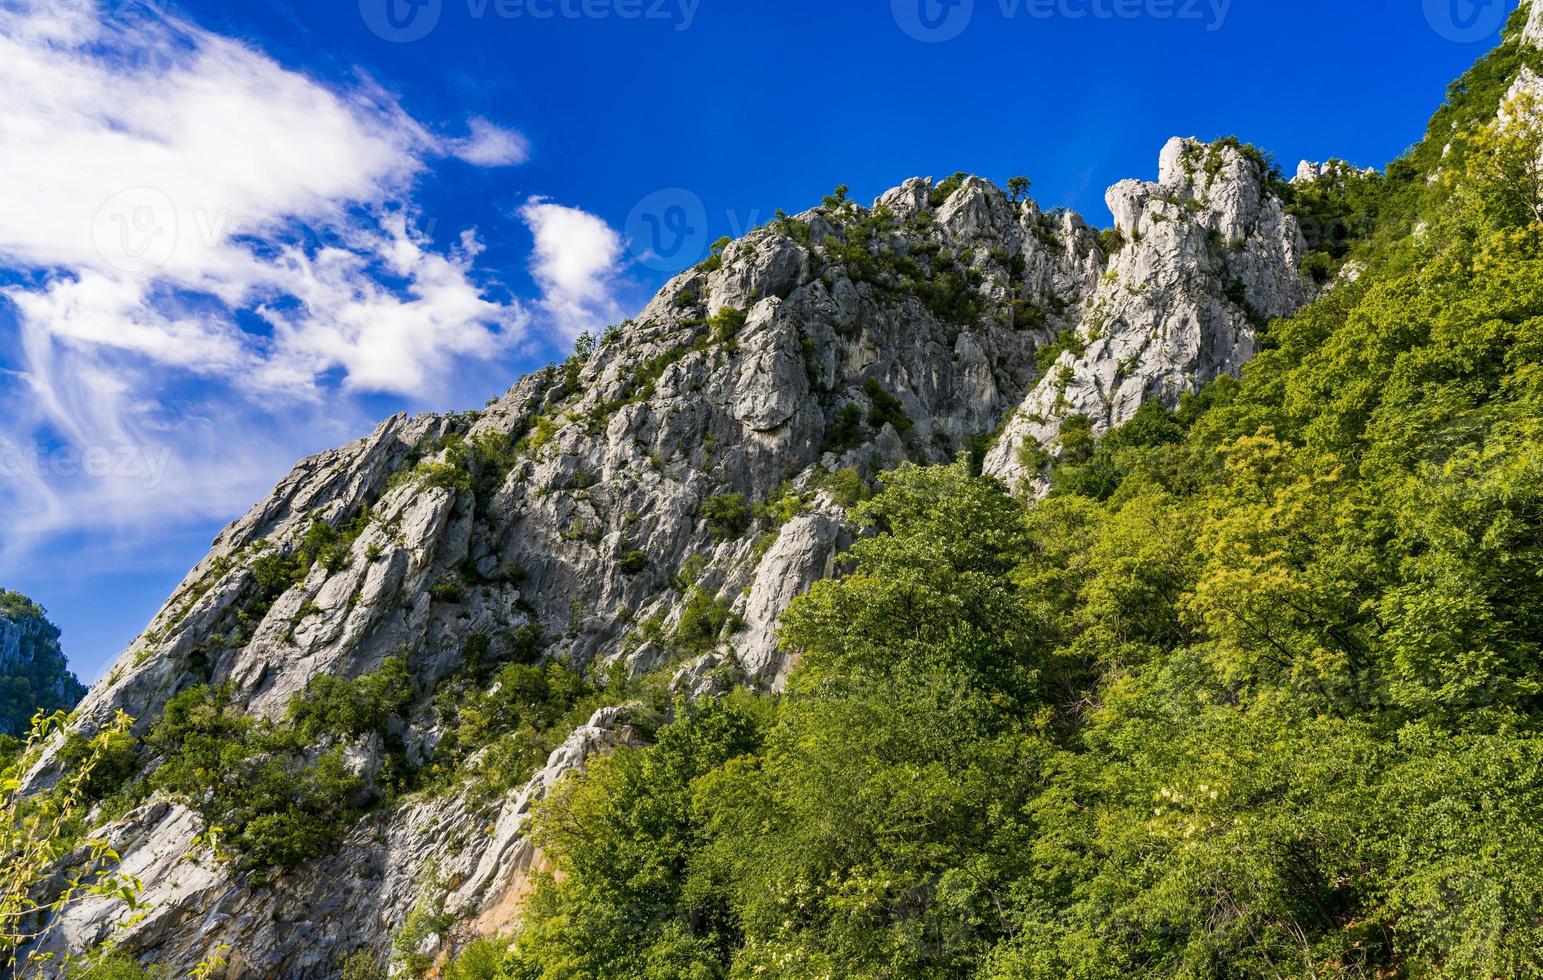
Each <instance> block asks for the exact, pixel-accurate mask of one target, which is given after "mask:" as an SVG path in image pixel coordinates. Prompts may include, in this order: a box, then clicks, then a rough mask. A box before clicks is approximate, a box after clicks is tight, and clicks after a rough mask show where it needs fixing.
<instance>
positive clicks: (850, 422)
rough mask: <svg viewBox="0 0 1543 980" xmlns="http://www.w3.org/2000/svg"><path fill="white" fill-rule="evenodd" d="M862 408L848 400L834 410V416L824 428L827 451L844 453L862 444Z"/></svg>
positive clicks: (825, 449) (825, 448) (824, 448)
mask: <svg viewBox="0 0 1543 980" xmlns="http://www.w3.org/2000/svg"><path fill="white" fill-rule="evenodd" d="M863 437H864V432H863V410H862V409H861V408H859V407H858V406H857V405H854V404H852V403H851V402H848V403H847V404H845V405H842V406H841V408H840V409H839V410H837V412H836V417H835V418H834V419H833V420H832V421H831V424H830V426H829V428H827V429H826V430H825V445H824V447H823V450H824V451H825V452H827V453H844V452H846V451H847V450H850V449H856V448H857V447H858V446H860V445H862V444H863Z"/></svg>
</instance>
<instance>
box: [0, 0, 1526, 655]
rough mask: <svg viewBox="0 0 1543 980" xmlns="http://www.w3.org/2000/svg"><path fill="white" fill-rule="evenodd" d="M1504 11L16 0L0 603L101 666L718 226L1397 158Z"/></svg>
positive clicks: (7, 65) (3, 353) (9, 117)
mask: <svg viewBox="0 0 1543 980" xmlns="http://www.w3.org/2000/svg"><path fill="white" fill-rule="evenodd" d="M388 2H389V3H390V4H392V5H394V6H393V8H392V9H388V8H387V4H388ZM1513 6H1514V3H1507V4H1505V8H1506V9H1502V7H1501V6H1500V5H1499V0H1493V2H1492V3H1491V4H1488V5H1486V4H1479V5H1473V4H1471V3H1470V0H1402V2H1393V0H1361V2H1357V0H1349V2H1346V0H1337V2H1329V0H1296V2H1292V3H1285V2H1282V0H1268V2H1266V0H1198V2H1196V0H973V2H971V0H951V2H950V3H948V4H947V5H945V4H944V3H942V2H941V0H893V2H891V0H865V2H839V3H836V2H829V0H827V2H822V3H815V2H798V0H779V2H769V0H768V2H762V0H335V2H332V0H329V2H325V3H310V2H308V3H298V2H296V3H287V2H280V0H242V2H239V3H238V2H232V0H224V2H216V0H183V2H181V3H178V4H175V5H160V4H157V5H154V6H151V5H148V4H146V3H145V2H142V0H104V2H101V3H98V4H95V5H93V4H92V3H90V2H89V0H72V2H69V3H57V2H54V3H48V4H44V3H42V2H40V0H0V93H4V94H5V96H6V101H7V103H8V109H7V113H6V118H5V119H4V120H0V297H3V298H0V454H5V456H4V458H3V459H0V478H3V480H4V483H0V585H3V586H5V587H9V588H14V589H19V590H21V591H24V592H27V593H28V594H30V595H32V596H33V597H34V598H36V599H37V600H38V601H40V602H42V603H43V604H44V605H45V606H47V607H48V608H49V609H50V611H51V613H52V614H53V616H54V618H55V620H56V621H57V622H58V623H59V625H60V626H61V627H62V628H63V629H64V632H65V644H66V650H67V652H68V653H69V654H70V656H71V659H72V661H73V663H74V665H75V666H76V668H77V670H78V672H79V673H80V674H81V676H82V677H83V678H84V679H88V680H89V679H94V678H95V677H97V676H99V675H100V674H101V673H102V672H103V671H104V670H105V667H106V666H107V665H108V664H109V663H110V662H111V660H112V658H113V657H114V656H116V654H117V653H118V652H119V651H120V650H121V649H122V648H123V647H124V646H125V645H126V644H127V643H128V642H129V640H131V639H132V638H133V636H134V635H135V634H136V633H137V632H139V630H140V629H141V628H142V627H143V626H144V624H145V623H146V621H147V620H148V619H149V617H150V615H151V614H152V613H153V612H154V610H155V608H156V607H157V606H158V605H159V604H160V602H161V601H162V600H164V598H165V597H166V595H167V594H168V593H169V591H170V589H171V588H172V587H173V586H174V585H175V583H176V582H177V581H178V580H179V579H180V578H181V576H182V575H183V573H184V572H185V571H186V569H187V568H188V567H190V566H191V565H192V564H193V563H194V562H196V561H197V560H198V559H199V558H201V557H202V556H203V554H204V552H205V550H206V548H207V545H208V541H209V540H210V539H211V538H212V537H213V535H214V534H215V533H216V532H217V531H218V529H219V528H220V527H221V526H222V525H223V524H224V523H226V522H227V521H229V520H230V519H232V518H234V517H236V516H238V515H239V514H240V513H241V512H242V511H244V510H245V509H246V507H247V506H248V505H250V504H251V503H252V502H253V501H255V500H256V499H257V497H259V496H260V495H261V494H262V493H263V492H265V490H266V488H268V487H269V486H271V485H272V484H273V483H274V482H275V481H276V480H277V479H278V478H279V477H281V476H282V475H283V473H284V472H285V471H286V470H287V468H288V466H289V464H290V463H292V462H293V461H294V460H295V459H298V458H299V457H300V456H302V455H304V454H306V453H309V452H313V451H316V450H319V449H323V448H328V447H330V446H333V445H337V444H340V443H342V442H344V441H347V440H348V439H351V438H355V437H357V436H359V435H362V434H364V433H365V432H367V431H368V430H369V428H370V427H371V426H372V424H373V422H374V421H376V420H377V419H378V418H380V417H383V416H385V415H387V414H390V413H392V412H395V411H399V410H408V411H417V410H426V409H449V408H469V407H476V406H479V405H481V404H482V403H483V402H484V401H485V400H486V399H487V398H489V397H491V396H493V395H495V394H497V393H499V392H501V391H502V390H503V389H504V388H505V387H507V385H508V384H510V383H511V382H512V381H513V380H514V378H515V377H516V376H517V375H518V374H520V373H522V372H523V371H526V370H529V369H531V368H533V367H536V366H539V365H541V364H543V363H546V362H547V361H549V360H551V359H553V358H555V357H558V356H561V355H562V354H563V353H565V352H566V350H567V349H568V347H569V345H570V344H571V338H572V336H573V335H574V334H575V333H576V332H577V331H579V330H581V329H584V328H586V327H590V326H598V325H602V324H603V323H605V322H610V321H613V320H619V319H622V318H625V317H626V316H627V315H629V314H630V313H632V312H634V311H635V310H636V309H637V308H639V307H640V306H641V305H642V303H643V302H644V301H645V300H646V298H647V296H648V295H649V294H650V293H651V292H652V291H653V290H654V289H656V288H657V287H658V286H659V285H660V284H661V283H662V281H663V280H664V279H665V278H667V276H668V273H669V272H670V271H673V270H674V269H677V268H680V267H683V266H685V265H688V264H691V263H692V262H694V261H696V260H697V259H699V258H700V257H701V255H702V253H703V251H704V250H705V247H706V244H707V243H708V242H710V241H712V240H714V239H716V238H717V237H719V236H721V235H729V234H738V233H742V232H743V231H745V230H746V229H747V228H749V227H753V226H754V225H756V224H759V223H762V222H765V221H766V220H769V219H770V218H771V216H772V214H773V212H774V211H775V210H776V209H778V208H783V209H786V210H788V211H797V210H801V209H803V208H805V207H808V206H810V205H811V204H813V203H815V202H816V201H817V200H818V199H819V197H820V196H822V195H824V194H826V193H829V191H830V190H831V189H832V188H833V187H834V186H835V185H837V184H842V183H844V184H848V185H850V186H851V188H852V192H853V194H854V196H856V197H858V198H860V199H869V198H872V197H874V196H876V195H877V194H879V193H880V192H882V191H883V190H885V189H886V188H888V187H891V186H893V185H895V184H897V183H899V182H900V181H901V180H903V179H905V178H907V177H910V176H914V175H928V174H932V175H946V174H948V173H952V172H953V171H955V170H967V171H971V172H975V173H980V174H982V175H985V176H988V177H990V178H993V179H995V180H997V181H999V182H1000V181H1005V180H1006V179H1007V178H1008V177H1011V176H1014V175H1018V174H1022V175H1025V176H1028V177H1030V178H1031V179H1032V180H1033V182H1034V188H1033V192H1032V193H1033V196H1034V197H1035V198H1036V199H1038V200H1039V201H1040V202H1041V203H1043V204H1045V205H1046V206H1051V205H1064V206H1068V207H1071V208H1074V209H1076V210H1079V211H1081V212H1082V213H1083V214H1085V215H1086V216H1087V217H1088V218H1089V220H1090V221H1092V222H1093V223H1095V224H1100V225H1102V224H1106V223H1107V222H1108V213H1107V211H1106V210H1105V208H1104V205H1103V192H1104V189H1105V188H1106V187H1107V186H1108V185H1109V184H1112V183H1114V182H1115V181H1117V180H1119V179H1122V178H1125V177H1141V178H1148V179H1150V178H1152V177H1153V176H1155V170H1156V160H1157V154H1158V151H1159V150H1160V148H1161V147H1162V145H1163V143H1164V142H1165V141H1166V140H1167V139H1168V138H1169V137H1170V136H1175V135H1186V136H1187V135H1195V136H1200V137H1202V138H1214V137H1217V136H1222V135H1227V134H1232V133H1236V134H1237V135H1239V136H1241V137H1243V138H1245V139H1247V140H1249V141H1251V142H1254V143H1257V144H1259V145H1261V146H1262V147H1264V148H1266V149H1268V150H1270V151H1272V152H1274V153H1275V154H1276V155H1277V156H1278V158H1279V159H1280V160H1281V161H1282V163H1283V164H1284V165H1285V166H1286V169H1287V170H1288V172H1289V171H1290V170H1291V169H1292V168H1293V167H1294V165H1295V162H1296V161H1297V160H1299V159H1303V158H1308V159H1327V158H1329V157H1334V156H1338V157H1344V158H1347V159H1349V160H1351V161H1353V162H1355V163H1357V164H1361V165H1372V166H1381V165H1383V164H1385V163H1386V162H1387V161H1388V160H1390V159H1391V158H1393V157H1395V156H1396V155H1397V154H1398V153H1399V152H1400V151H1401V150H1402V149H1403V148H1404V147H1406V146H1408V145H1409V144H1411V143H1413V142H1414V141H1415V140H1416V139H1417V138H1418V137H1419V136H1420V134H1421V132H1422V130H1423V127H1424V124H1425V121H1426V120H1427V118H1428V117H1429V115H1430V113H1431V111H1432V110H1433V109H1434V108H1435V107H1436V105H1437V104H1438V103H1439V101H1440V99H1441V97H1442V94H1443V92H1444V89H1445V86H1446V84H1447V83H1448V82H1449V81H1451V80H1452V79H1453V78H1455V77H1457V76H1458V75H1459V74H1460V73H1461V72H1462V71H1463V70H1464V69H1465V68H1466V67H1467V66H1468V65H1469V64H1471V63H1472V62H1473V61H1474V60H1475V59H1476V58H1477V57H1478V56H1480V55H1481V54H1482V53H1483V52H1484V51H1485V50H1486V49H1487V48H1488V47H1490V46H1492V45H1493V43H1494V42H1495V40H1496V37H1497V36H1498V31H1499V27H1500V24H1501V22H1502V20H1503V16H1504V14H1505V13H1506V12H1507V10H1508V9H1509V8H1510V7H1513ZM61 11H62V12H61ZM168 224H169V225H171V226H173V227H174V228H175V229H176V232H177V234H176V235H175V236H172V238H173V239H174V243H172V244H168V245H167V250H166V251H165V252H164V253H162V252H159V251H158V250H157V248H158V244H159V242H161V241H169V240H168V239H157V238H156V237H155V236H156V233H158V232H160V231H164V230H165V227H166V226H168Z"/></svg>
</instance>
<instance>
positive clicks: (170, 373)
mask: <svg viewBox="0 0 1543 980" xmlns="http://www.w3.org/2000/svg"><path fill="white" fill-rule="evenodd" d="M106 6H109V5H97V4H80V3H56V2H53V0H4V2H0V92H4V93H5V94H6V100H5V106H4V110H3V111H0V267H7V268H10V269H13V270H17V271H19V272H20V273H22V275H20V276H19V277H13V278H12V281H13V282H14V283H16V284H13V285H11V286H9V287H6V288H4V289H3V290H0V296H3V299H4V301H6V302H0V338H3V337H5V336H7V335H8V331H7V328H6V326H5V319H6V316H5V312H6V311H5V309H4V308H3V307H5V306H6V305H8V306H9V308H10V310H11V312H12V313H13V314H14V318H15V320H16V323H15V324H14V325H13V327H12V328H11V331H10V332H14V334H15V336H16V337H17V341H18V348H19V350H18V352H17V354H16V356H14V357H5V358H0V362H4V361H9V362H10V364H11V365H12V367H13V368H14V370H13V371H11V372H10V373H8V374H0V420H3V422H0V454H9V456H8V458H9V459H10V460H11V462H12V463H14V462H15V461H16V460H17V459H22V458H26V457H29V456H35V455H36V453H35V451H34V448H33V447H34V446H35V445H45V446H49V447H52V448H60V447H62V448H63V450H65V451H68V452H73V453H77V454H79V453H83V452H86V451H91V450H97V451H100V450H104V449H105V450H108V451H111V452H127V451H133V452H137V453H140V454H141V455H142V456H143V457H144V460H143V462H145V465H146V466H147V467H148V465H149V463H148V461H150V460H152V459H157V458H160V454H161V453H162V452H163V451H164V452H168V453H169V454H170V456H169V458H168V459H166V460H165V465H164V467H163V469H164V472H163V473H161V475H160V476H158V477H157V478H156V479H155V480H153V481H148V480H145V479H140V478H139V477H138V476H130V477H129V478H124V479H117V478H110V477H109V478H99V477H90V478H88V477H89V474H84V475H83V474H82V473H81V472H79V471H78V470H77V471H75V472H72V473H69V474H64V473H62V472H61V471H60V467H58V466H55V465H52V464H50V465H48V466H42V467H30V468H24V469H25V472H22V471H17V470H16V469H15V467H14V466H13V467H10V468H6V459H3V458H0V468H5V473H4V479H0V572H3V571H4V569H5V568H6V567H7V564H8V563H14V562H16V561H19V560H22V559H21V557H20V556H21V554H22V550H23V549H25V547H26V546H27V545H28V544H30V543H35V542H38V541H46V540H48V539H49V537H50V536H51V535H52V536H58V535H61V534H77V535H78V534H80V533H81V532H83V531H87V530H89V531H92V532H93V533H98V532H100V536H99V537H98V538H97V540H103V541H105V540H107V539H108V538H109V537H110V534H109V533H108V532H114V531H116V532H134V533H140V534H141V535H143V534H144V533H145V532H146V531H147V530H151V529H154V528H156V527H157V526H158V525H160V526H167V525H170V524H172V523H175V522H179V521H189V520H207V519H209V518H210V517H211V516H219V517H229V516H233V514H234V513H235V512H237V511H239V510H240V509H241V508H242V507H244V506H245V505H247V504H249V503H250V502H251V501H252V500H253V499H254V498H255V496H256V495H257V494H259V493H260V492H263V491H265V490H266V489H267V487H268V486H269V485H270V484H271V482H272V480H273V479H274V478H275V477H276V476H277V475H279V474H281V473H282V472H283V470H284V468H285V467H286V466H287V465H288V464H289V463H291V462H293V461H294V459H295V458H297V456H298V455H299V454H300V453H301V452H304V451H310V450H314V449H318V448H321V447H324V446H327V445H333V444H337V443H339V442H341V441H344V440H345V439H346V438H351V437H353V436H355V435H357V434H358V432H359V431H360V430H361V428H367V427H368V426H369V424H370V423H371V422H372V421H373V415H375V414H377V412H378V402H377V403H374V404H375V407H370V408H366V407H365V406H364V404H363V402H362V400H361V399H360V397H359V396H361V395H365V394H371V393H377V394H378V393H385V394H388V395H391V396H393V397H395V398H397V399H399V402H398V403H400V404H407V405H413V404H418V405H421V404H423V403H424V401H425V400H426V399H429V398H432V397H433V396H435V395H436V394H437V393H440V394H442V393H443V391H444V388H445V386H446V385H447V384H448V383H449V381H450V380H452V379H457V378H460V377H461V376H463V375H465V374H466V373H467V372H468V371H471V372H474V373H475V372H478V371H481V370H483V368H482V365H485V364H487V363H489V362H490V361H491V360H493V359H496V358H498V357H499V356H501V355H503V354H506V353H507V352H508V351H509V350H511V348H512V347H513V346H514V345H516V344H518V343H520V342H521V341H522V339H523V338H526V337H527V336H528V335H529V333H530V330H531V322H532V321H531V316H530V315H529V313H528V312H527V310H526V309H525V307H524V306H523V305H522V304H521V303H520V302H519V301H518V300H516V299H514V298H512V297H508V296H499V295H492V294H490V292H489V290H488V288H486V286H485V282H484V280H485V277H484V276H482V275H480V274H479V270H478V268H477V266H476V262H477V257H478V255H479V254H480V253H481V250H482V246H481V245H480V243H479V242H478V241H477V238H476V236H475V235H474V234H473V233H472V232H470V231H468V232H465V233H463V234H462V235H461V237H460V244H459V246H458V247H454V248H451V249H448V250H446V249H436V248H435V247H434V246H433V245H432V243H431V242H429V241H428V240H427V239H426V238H425V237H424V236H423V235H420V234H418V233H416V232H415V231H414V230H413V227H414V222H415V219H416V218H417V217H418V214H417V211H416V209H415V206H414V204H413V202H412V194H413V192H414V188H415V184H416V182H417V181H418V179H419V178H420V177H421V176H422V175H423V174H424V173H426V172H427V171H428V170H429V168H430V166H431V163H432V162H433V161H436V160H443V159H444V158H446V157H452V156H453V157H456V158H459V159H462V160H465V161H467V162H470V163H473V164H475V165H478V166H488V167H492V166H507V165H512V164H515V163H518V162H522V161H523V160H525V159H526V158H527V157H528V156H529V144H528V142H527V141H526V140H525V138H524V137H523V136H521V135H520V134H518V133H516V132H514V131H512V130H508V129H504V128H501V127H499V126H497V125H495V124H493V123H491V122H489V121H487V120H485V119H480V118H474V119H471V120H469V121H468V127H469V134H470V135H469V136H467V137H466V138H464V139H457V140H447V139H444V138H441V137H439V136H436V135H435V134H434V133H433V132H431V131H430V130H429V129H428V128H427V127H425V126H423V125H421V124H420V123H418V122H417V121H416V120H414V119H413V118H412V117H411V116H409V115H408V114H407V113H406V112H405V111H404V110H403V109H402V108H401V107H400V106H399V105H398V104H397V102H396V101H395V99H394V98H392V97H391V96H390V95H389V94H387V93H386V92H384V91H383V90H381V89H380V88H379V87H378V86H376V85H374V84H373V83H370V82H369V81H367V80H357V81H355V82H353V83H351V84H350V85H348V86H346V87H343V86H336V85H327V84H323V83H321V82H318V81H316V80H315V79H312V78H309V77H307V76H305V75H303V74H300V73H298V72H295V71H291V70H288V69H286V68H284V67H283V66H281V65H279V64H278V63H276V62H275V61H273V60H272V59H271V58H269V57H268V56H267V55H266V54H264V53H263V52H261V51H260V50H257V49H255V48H253V47H251V46H249V45H246V44H243V43H240V42H237V41H235V40H231V39H229V38H224V37H220V36H218V35H214V34H211V33H209V32H207V31H204V30H202V29H201V28H199V27H197V26H196V25H193V24H190V23H188V22H185V21H180V20H176V19H167V18H162V17H160V16H158V15H155V14H153V13H151V12H149V11H148V10H143V9H139V8H137V7H134V6H132V5H122V6H123V10H122V11H120V16H118V17H116V18H115V17H108V18H102V17H99V16H98V13H97V10H98V8H99V7H102V8H105V7H106ZM548 207H553V208H555V206H548ZM557 210H560V211H562V212H564V214H565V215H566V216H567V217H566V218H565V220H566V222H567V223H570V224H573V225H574V226H576V227H582V228H584V229H585V230H586V233H587V234H588V236H589V237H590V238H591V239H592V240H595V241H602V242H603V241H604V240H605V238H606V236H605V235H604V234H601V233H600V232H608V229H605V226H604V224H603V223H601V222H600V221H599V220H598V219H595V218H592V217H590V216H588V215H584V214H583V212H580V211H576V210H572V209H557ZM609 236H610V238H611V239H614V240H615V243H614V247H612V245H610V244H607V245H606V247H607V248H609V249H610V250H611V251H610V252H609V253H608V254H610V258H609V259H607V260H606V264H610V263H614V261H615V259H616V256H617V254H619V239H616V236H615V235H614V233H609ZM538 237H540V236H538ZM548 243H549V244H551V240H550V239H548ZM551 247H552V249H553V250H554V251H553V253H552V255H553V256H556V258H554V259H551V260H549V259H544V258H541V255H543V254H545V253H540V252H538V260H537V261H538V264H539V265H540V266H541V267H542V268H545V267H546V266H547V265H548V263H549V261H550V262H551V263H552V266H553V268H554V270H556V275H555V278H553V279H552V280H551V285H548V280H547V279H545V278H543V279H542V280H541V281H542V284H543V287H544V288H545V289H547V292H548V294H549V295H548V296H547V297H545V298H543V300H542V304H543V306H547V307H549V308H560V309H563V310H567V309H569V307H573V308H575V309H578V310H583V309H586V308H588V309H592V310H593V309H604V308H605V307H606V304H607V300H605V298H604V297H603V294H602V293H601V292H596V290H600V289H603V286H604V282H605V276H604V274H603V272H602V271H601V270H596V271H595V272H593V273H592V274H591V279H589V280H585V279H584V277H583V276H582V275H576V274H575V272H574V270H573V268H572V267H571V266H572V262H571V260H565V259H563V258H562V257H561V256H562V255H563V254H565V253H564V250H563V248H562V246H560V245H558V244H551ZM549 304H555V306H549ZM560 319H561V322H562V323H563V324H564V327H563V329H565V330H566V329H568V327H567V326H566V324H567V322H568V321H567V319H566V317H564V318H560ZM150 482H153V483H154V486H147V485H146V484H147V483H150Z"/></svg>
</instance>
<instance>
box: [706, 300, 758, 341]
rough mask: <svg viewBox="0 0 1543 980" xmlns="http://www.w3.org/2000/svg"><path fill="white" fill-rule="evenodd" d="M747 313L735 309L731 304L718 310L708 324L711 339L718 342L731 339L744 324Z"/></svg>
mask: <svg viewBox="0 0 1543 980" xmlns="http://www.w3.org/2000/svg"><path fill="white" fill-rule="evenodd" d="M747 316H748V314H746V313H745V311H744V310H736V309H735V308H733V307H732V306H726V307H724V308H723V309H721V310H719V311H718V312H717V314H716V315H714V316H713V318H712V319H711V320H709V321H708V326H709V327H710V328H711V329H712V337H713V340H715V341H717V342H718V343H720V344H723V343H728V342H729V341H731V340H733V339H734V337H735V336H736V335H737V334H738V333H739V331H740V330H741V329H743V328H744V326H745V320H746V319H747Z"/></svg>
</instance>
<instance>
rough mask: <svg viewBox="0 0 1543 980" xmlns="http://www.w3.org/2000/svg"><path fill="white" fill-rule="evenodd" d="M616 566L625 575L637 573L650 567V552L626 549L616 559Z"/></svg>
mask: <svg viewBox="0 0 1543 980" xmlns="http://www.w3.org/2000/svg"><path fill="white" fill-rule="evenodd" d="M616 568H617V570H618V571H620V572H621V573H622V574H623V575H637V574H638V573H640V572H642V571H643V570H644V569H646V568H648V552H646V551H625V552H623V553H622V554H621V556H620V557H618V558H617V559H616Z"/></svg>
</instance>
